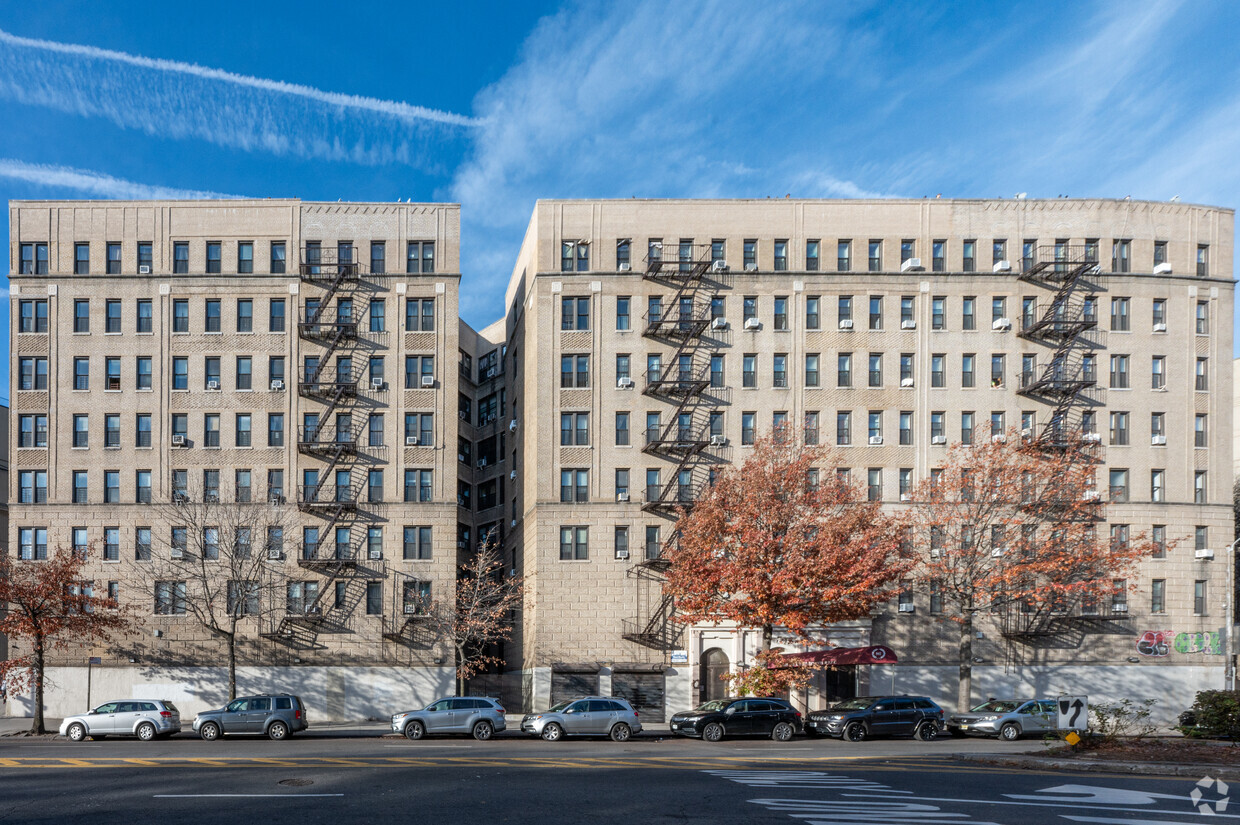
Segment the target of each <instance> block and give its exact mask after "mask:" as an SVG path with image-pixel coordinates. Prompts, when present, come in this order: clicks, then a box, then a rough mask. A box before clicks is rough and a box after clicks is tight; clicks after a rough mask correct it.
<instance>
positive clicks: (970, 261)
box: [936, 238, 977, 272]
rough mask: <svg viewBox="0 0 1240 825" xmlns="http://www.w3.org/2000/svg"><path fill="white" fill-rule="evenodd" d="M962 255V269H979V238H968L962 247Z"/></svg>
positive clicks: (973, 270) (972, 270) (964, 270)
mask: <svg viewBox="0 0 1240 825" xmlns="http://www.w3.org/2000/svg"><path fill="white" fill-rule="evenodd" d="M936 243H937V242H936ZM961 255H962V258H961V266H960V268H961V271H963V272H975V271H976V270H977V240H976V239H973V238H970V239H968V240H966V241H965V242H964V246H963V247H962V250H961ZM936 271H939V270H936Z"/></svg>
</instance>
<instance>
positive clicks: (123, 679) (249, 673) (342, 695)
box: [0, 665, 456, 729]
mask: <svg viewBox="0 0 1240 825" xmlns="http://www.w3.org/2000/svg"><path fill="white" fill-rule="evenodd" d="M455 678H456V674H455V670H454V669H453V668H451V667H239V668H237V695H238V696H245V695H247V694H254V693H292V694H295V695H297V696H300V697H301V698H302V701H303V702H305V704H306V709H307V712H308V714H309V717H310V724H311V725H312V726H313V725H314V723H315V721H316V720H317V721H321V722H348V721H358V720H362V719H371V718H373V719H384V718H386V717H388V716H389V715H391V714H392V713H396V712H398V711H403V710H411V709H417V708H423V707H425V706H426V705H428V704H430V703H431V702H432V701H434V700H435V699H438V698H440V697H442V696H451V695H453V693H454V692H455V684H454V680H455ZM87 684H88V679H87V668H85V667H51V668H48V670H47V683H46V687H45V691H44V713H45V714H46V715H47V716H48V717H50V718H60V717H64V716H68V715H71V714H74V713H81V712H82V711H84V710H86V709H87V708H88V707H95V706H98V705H100V704H102V703H104V702H108V701H115V700H118V699H139V698H141V699H168V700H171V701H172V702H174V703H175V704H176V706H177V708H178V709H179V710H180V711H181V722H182V725H183V726H184V727H185V728H187V729H188V727H189V725H190V723H192V722H193V718H194V714H196V713H198V712H199V711H203V710H209V709H211V708H217V707H221V706H222V705H223V704H224V703H225V702H226V701H227V699H228V671H227V669H226V668H220V667H149V666H138V665H135V666H133V667H93V668H91V669H90V678H89V687H90V695H89V698H88V697H87ZM0 714H2V715H12V716H31V715H32V714H33V702H32V699H31V694H30V693H29V692H25V693H21V694H17V693H12V694H9V696H8V699H7V702H6V703H4V704H0Z"/></svg>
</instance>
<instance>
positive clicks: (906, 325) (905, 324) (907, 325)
mask: <svg viewBox="0 0 1240 825" xmlns="http://www.w3.org/2000/svg"><path fill="white" fill-rule="evenodd" d="M900 329H917V322H916V321H901V322H900Z"/></svg>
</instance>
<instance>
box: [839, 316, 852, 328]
mask: <svg viewBox="0 0 1240 825" xmlns="http://www.w3.org/2000/svg"><path fill="white" fill-rule="evenodd" d="M852 328H853V322H852V319H851V318H845V319H843V320H841V321H840V329H852Z"/></svg>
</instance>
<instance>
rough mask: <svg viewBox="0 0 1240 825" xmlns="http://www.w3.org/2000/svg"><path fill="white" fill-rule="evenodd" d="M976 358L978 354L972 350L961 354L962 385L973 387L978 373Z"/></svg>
mask: <svg viewBox="0 0 1240 825" xmlns="http://www.w3.org/2000/svg"><path fill="white" fill-rule="evenodd" d="M976 360H977V356H975V355H974V354H973V353H971V352H966V353H965V354H964V355H961V356H960V386H962V387H972V386H974V385H975V379H974V375H975V374H976V373H975V368H974V362H975V361H976Z"/></svg>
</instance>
